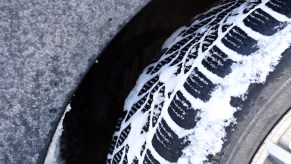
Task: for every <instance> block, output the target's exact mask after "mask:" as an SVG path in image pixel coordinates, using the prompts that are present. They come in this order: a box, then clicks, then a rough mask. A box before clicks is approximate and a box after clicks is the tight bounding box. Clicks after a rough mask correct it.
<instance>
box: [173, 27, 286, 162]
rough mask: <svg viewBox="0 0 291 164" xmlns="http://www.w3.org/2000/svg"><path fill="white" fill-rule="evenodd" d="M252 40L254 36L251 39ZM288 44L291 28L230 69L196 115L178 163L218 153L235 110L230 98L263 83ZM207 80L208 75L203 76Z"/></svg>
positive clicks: (198, 159)
mask: <svg viewBox="0 0 291 164" xmlns="http://www.w3.org/2000/svg"><path fill="white" fill-rule="evenodd" d="M253 37H254V38H256V36H253ZM290 43H291V25H290V22H289V24H288V26H287V27H286V28H285V29H284V30H282V31H281V32H278V33H277V34H275V35H273V36H272V37H269V38H268V39H266V40H260V41H259V47H260V50H258V51H257V52H255V53H253V54H252V55H250V56H248V57H246V56H245V57H244V59H243V60H242V61H241V62H240V63H237V64H234V65H233V66H232V73H231V74H229V75H228V76H226V77H225V78H224V79H223V83H221V84H220V86H219V87H218V88H216V90H215V91H214V92H213V93H212V95H211V99H210V100H209V102H207V103H205V106H204V108H202V112H201V114H200V117H201V119H200V120H199V122H198V123H197V126H196V127H195V130H194V133H193V135H192V136H191V137H190V140H191V145H190V146H189V147H187V148H186V149H185V150H184V153H185V156H183V157H182V158H181V159H180V160H179V161H178V163H180V162H182V161H187V159H188V161H189V162H190V163H193V164H196V163H197V164H200V163H203V161H205V160H207V158H206V157H207V156H208V155H209V154H212V155H215V154H216V153H218V152H220V150H221V148H222V145H223V138H224V137H225V136H226V132H225V127H227V126H229V125H230V123H231V122H233V123H235V118H234V117H233V114H234V112H236V111H237V110H238V109H237V108H234V107H232V106H231V105H230V97H232V96H235V97H243V96H246V93H247V90H248V87H249V86H250V84H251V83H264V82H265V80H266V78H267V76H268V74H269V73H270V72H271V71H273V70H274V68H275V66H276V65H277V64H278V62H279V60H280V58H281V54H282V53H283V52H284V50H286V49H287V48H288V47H289V45H290ZM203 73H204V74H205V75H206V76H210V75H207V74H210V73H211V72H203Z"/></svg>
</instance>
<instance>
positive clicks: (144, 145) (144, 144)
mask: <svg viewBox="0 0 291 164" xmlns="http://www.w3.org/2000/svg"><path fill="white" fill-rule="evenodd" d="M146 143H147V142H144V143H143V144H142V146H141V151H140V156H142V155H143V152H144V150H145V147H146Z"/></svg>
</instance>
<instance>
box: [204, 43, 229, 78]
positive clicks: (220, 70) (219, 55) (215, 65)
mask: <svg viewBox="0 0 291 164" xmlns="http://www.w3.org/2000/svg"><path fill="white" fill-rule="evenodd" d="M209 52H210V54H211V55H209V56H207V57H206V58H205V59H203V60H202V65H203V66H204V67H206V69H208V70H209V71H211V72H212V73H214V74H216V75H218V76H219V77H225V76H226V75H228V74H229V73H230V72H231V65H232V64H233V63H234V61H232V60H231V59H228V58H227V55H226V54H225V53H224V52H222V51H221V50H220V49H219V48H218V47H217V46H214V47H213V48H212V49H211V50H210V51H209Z"/></svg>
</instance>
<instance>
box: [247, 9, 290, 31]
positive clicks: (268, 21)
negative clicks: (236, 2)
mask: <svg viewBox="0 0 291 164" xmlns="http://www.w3.org/2000/svg"><path fill="white" fill-rule="evenodd" d="M243 22H244V24H245V25H246V26H247V27H250V28H251V29H252V30H254V31H257V32H259V33H261V34H263V35H267V36H271V35H274V34H275V33H276V32H278V31H279V30H281V29H283V28H284V27H286V23H284V22H279V21H277V20H276V19H275V18H273V17H272V16H270V15H269V14H268V13H266V12H264V11H263V10H262V9H257V10H255V11H253V12H252V13H251V14H250V16H248V17H247V18H245V19H244V21H243Z"/></svg>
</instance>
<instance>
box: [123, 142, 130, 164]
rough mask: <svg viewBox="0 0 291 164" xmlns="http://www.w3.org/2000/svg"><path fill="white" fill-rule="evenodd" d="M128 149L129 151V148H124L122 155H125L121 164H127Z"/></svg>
mask: <svg viewBox="0 0 291 164" xmlns="http://www.w3.org/2000/svg"><path fill="white" fill-rule="evenodd" d="M128 149H129V146H128V145H126V146H125V153H124V154H125V155H124V158H123V160H122V164H128V159H127V153H128Z"/></svg>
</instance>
